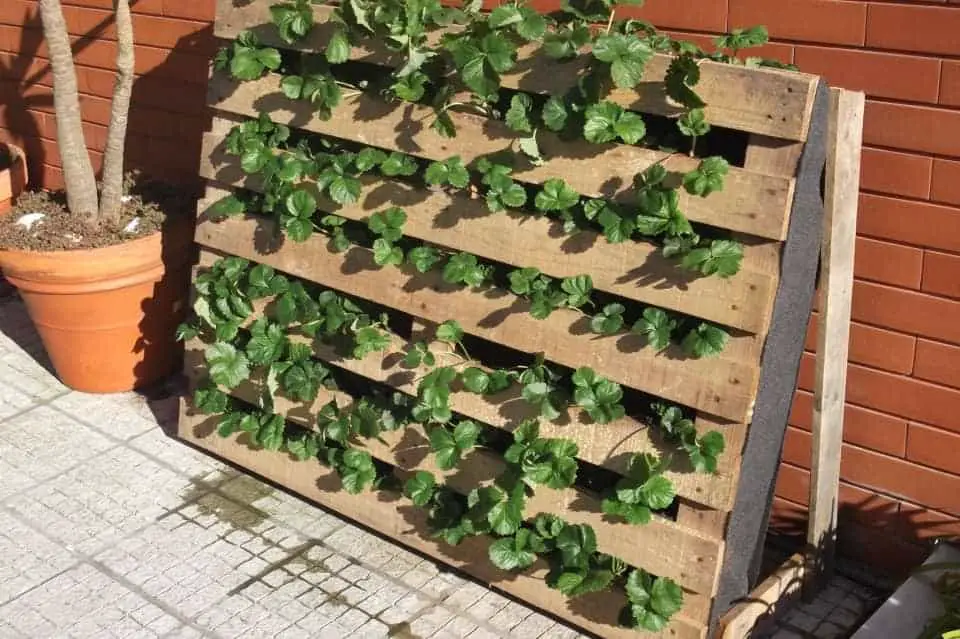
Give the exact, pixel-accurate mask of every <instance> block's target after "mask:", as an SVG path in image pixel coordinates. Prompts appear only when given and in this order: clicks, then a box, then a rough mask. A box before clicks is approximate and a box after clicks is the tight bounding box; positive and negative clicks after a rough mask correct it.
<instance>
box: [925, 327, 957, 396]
mask: <svg viewBox="0 0 960 639" xmlns="http://www.w3.org/2000/svg"><path fill="white" fill-rule="evenodd" d="M913 375H914V377H917V378H919V379H925V380H927V381H929V382H937V383H938V384H945V385H947V386H953V387H954V388H960V347H957V346H951V345H949V344H941V343H939V342H931V341H928V340H925V339H921V340H918V341H917V359H916V364H915V366H914V371H913Z"/></svg>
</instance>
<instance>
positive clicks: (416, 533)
mask: <svg viewBox="0 0 960 639" xmlns="http://www.w3.org/2000/svg"><path fill="white" fill-rule="evenodd" d="M215 421H216V418H210V417H207V416H205V415H194V414H190V413H189V412H188V410H187V408H186V406H185V404H183V403H182V402H181V410H180V422H179V429H178V432H179V436H180V438H181V439H183V440H185V441H187V442H189V443H191V444H194V445H196V446H199V447H201V448H203V449H205V450H207V451H209V452H212V453H213V454H215V455H218V456H220V457H222V458H224V459H226V460H228V461H230V462H232V463H234V464H237V465H239V466H241V467H242V468H245V469H248V470H250V471H252V472H254V473H256V474H258V475H260V476H262V477H264V478H266V479H268V480H270V481H273V482H276V483H277V484H280V485H281V486H284V487H285V488H287V489H289V490H292V491H294V492H296V493H298V494H300V495H301V496H303V497H305V498H307V499H309V500H311V501H313V502H315V503H317V504H319V505H321V506H324V507H326V508H330V509H332V510H334V511H335V512H337V514H339V515H343V516H346V517H349V518H351V519H353V520H354V521H357V522H359V523H360V524H362V525H364V526H368V527H370V528H373V529H375V530H377V531H378V532H379V533H380V534H382V535H385V536H386V537H389V538H391V539H394V540H396V541H398V542H400V543H402V544H404V545H406V546H409V547H411V548H414V549H415V550H418V551H420V552H422V553H424V554H426V555H428V556H430V557H433V558H435V559H438V560H440V561H442V562H444V563H446V564H448V565H452V566H454V567H457V568H460V569H463V570H464V571H465V572H467V573H468V574H470V575H472V576H473V577H475V578H477V579H479V580H481V581H482V582H484V583H486V584H489V585H490V586H492V587H494V588H497V589H499V590H501V591H503V592H505V593H507V594H510V595H513V596H516V597H518V598H520V599H522V600H524V601H526V602H528V603H530V604H531V605H533V606H536V607H538V608H541V609H543V610H546V611H547V612H550V613H552V614H555V615H558V616H560V617H563V618H566V619H568V620H570V621H571V622H573V623H575V624H577V625H579V626H580V627H582V628H584V629H585V630H587V631H589V632H593V633H595V634H598V635H600V636H603V637H609V638H611V639H635V637H636V632H637V631H636V630H633V629H626V628H619V627H617V626H616V625H615V623H616V619H617V617H618V613H619V610H620V608H621V607H622V606H623V605H624V603H625V597H624V596H623V595H622V594H620V593H615V592H608V593H603V594H601V595H593V596H585V597H582V598H578V599H568V598H567V597H566V596H565V595H563V594H561V593H560V592H559V591H556V590H551V589H549V588H548V587H547V586H546V584H545V583H544V580H543V578H544V576H545V575H546V567H545V566H544V565H542V564H538V565H536V566H535V567H534V568H532V569H530V570H528V571H525V572H522V573H518V574H513V573H504V572H502V571H500V570H498V569H497V568H496V567H495V566H493V565H492V564H491V563H490V562H489V560H488V558H487V544H488V540H487V539H484V538H481V537H472V538H468V539H465V540H464V541H463V543H461V544H460V545H459V546H448V545H446V544H444V543H443V542H442V541H439V540H436V539H433V538H432V537H431V536H430V533H429V529H428V527H427V525H426V513H425V511H424V510H423V509H422V508H418V507H416V506H413V505H412V504H410V503H409V502H407V501H406V500H404V499H402V498H400V499H396V500H394V501H389V500H388V499H385V498H384V495H385V494H384V493H379V494H378V493H372V492H367V493H363V494H360V495H350V494H349V493H347V492H346V491H344V490H342V487H341V485H340V480H339V478H338V477H337V476H336V473H335V472H334V471H332V470H331V469H329V468H327V467H325V466H323V465H321V464H320V462H319V461H318V460H309V461H304V462H294V461H293V459H292V458H291V457H290V456H289V455H287V454H285V453H279V452H272V451H265V450H255V449H251V448H248V447H247V446H245V445H244V444H243V443H242V440H241V441H238V438H237V437H231V438H221V437H220V436H218V435H217V434H216V433H215V432H214V430H215ZM241 437H242V436H241ZM705 634H706V629H705V628H704V627H703V625H701V624H699V623H697V622H694V621H692V620H690V619H689V618H688V617H687V616H686V615H684V614H683V613H682V612H681V613H679V614H677V615H676V616H675V617H674V618H673V619H672V620H671V622H670V625H669V626H668V627H667V629H665V630H664V631H663V632H662V633H661V634H659V635H653V634H649V635H647V636H650V637H658V636H659V637H663V638H666V637H669V638H670V639H703V638H704V637H705Z"/></svg>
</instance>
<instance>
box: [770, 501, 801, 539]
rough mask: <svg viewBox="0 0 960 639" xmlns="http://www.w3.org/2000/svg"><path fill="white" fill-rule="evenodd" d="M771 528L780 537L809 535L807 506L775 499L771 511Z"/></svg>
mask: <svg viewBox="0 0 960 639" xmlns="http://www.w3.org/2000/svg"><path fill="white" fill-rule="evenodd" d="M770 528H771V529H772V530H773V531H774V532H776V533H777V534H778V535H786V536H789V537H804V536H805V535H806V534H807V508H806V506H801V505H800V504H795V503H793V502H792V501H790V500H788V499H783V498H782V497H774V498H773V505H772V507H771V509H770Z"/></svg>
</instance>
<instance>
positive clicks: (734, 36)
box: [714, 25, 770, 56]
mask: <svg viewBox="0 0 960 639" xmlns="http://www.w3.org/2000/svg"><path fill="white" fill-rule="evenodd" d="M769 39H770V36H769V34H768V33H767V28H766V27H764V26H762V25H759V26H754V27H750V28H748V29H734V30H733V31H731V32H730V33H728V34H725V35H722V36H720V37H718V38H716V39H715V40H714V42H715V43H716V45H717V47H719V48H721V49H730V50H732V51H733V55H734V56H736V55H737V52H739V51H740V49H748V48H751V47H759V46H763V45H765V44H766V43H767V41H768V40H769Z"/></svg>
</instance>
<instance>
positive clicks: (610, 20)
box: [606, 9, 617, 33]
mask: <svg viewBox="0 0 960 639" xmlns="http://www.w3.org/2000/svg"><path fill="white" fill-rule="evenodd" d="M616 15H617V10H616V9H614V10H613V11H611V12H610V19H609V20H607V31H606V32H607V33H610V29H612V28H613V19H614V17H616Z"/></svg>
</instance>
